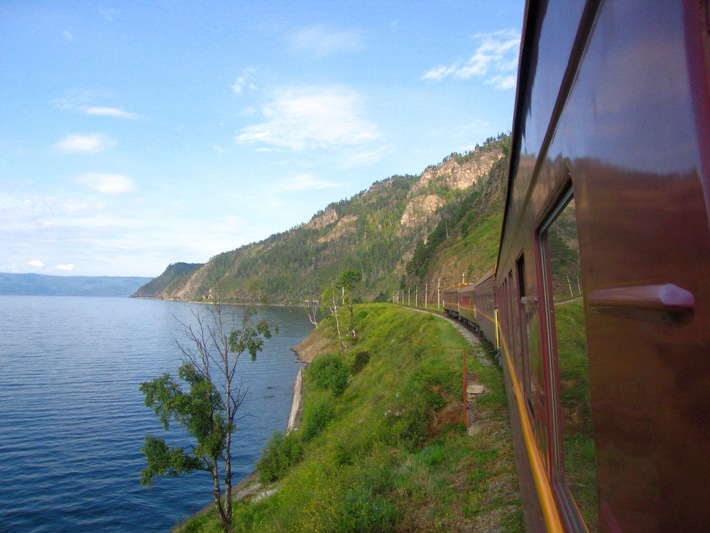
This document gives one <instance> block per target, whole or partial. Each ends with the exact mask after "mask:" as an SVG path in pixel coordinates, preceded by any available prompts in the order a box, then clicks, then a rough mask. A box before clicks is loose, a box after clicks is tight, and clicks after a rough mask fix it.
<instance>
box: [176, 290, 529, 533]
mask: <svg viewBox="0 0 710 533" xmlns="http://www.w3.org/2000/svg"><path fill="white" fill-rule="evenodd" d="M335 329H336V328H335V325H334V321H333V320H332V319H326V320H324V321H322V322H321V323H320V325H319V326H318V328H317V329H316V330H315V331H314V332H313V333H311V335H310V336H309V338H308V339H307V340H306V342H305V343H304V344H310V345H318V346H320V349H319V350H318V352H319V353H318V355H317V356H316V358H315V359H314V360H313V362H312V363H310V364H309V366H308V367H307V368H306V369H305V370H304V375H303V394H304V396H303V414H302V417H301V420H300V423H299V424H297V429H296V430H295V431H292V432H290V433H288V434H287V435H286V436H284V435H281V434H279V433H277V434H275V436H274V437H273V438H272V439H271V441H270V442H269V444H268V446H267V448H266V450H265V451H264V455H263V456H262V459H261V460H260V461H259V464H258V466H257V469H258V472H259V478H260V482H261V483H259V484H256V483H254V482H251V483H249V481H247V484H249V486H248V487H244V492H246V493H249V495H248V496H246V497H245V498H243V499H242V500H241V501H239V502H238V503H237V504H236V506H235V508H234V511H233V517H234V521H235V531H502V532H508V531H510V532H513V531H522V530H523V527H524V525H523V521H522V512H521V508H520V493H519V490H518V486H517V478H516V474H515V461H514V450H513V440H512V434H511V430H510V423H509V419H508V415H507V408H506V406H507V404H506V395H505V389H504V387H503V375H502V372H501V369H500V368H499V367H498V366H497V365H496V364H495V360H494V358H493V357H492V356H491V354H490V352H489V351H488V348H487V347H486V346H484V345H482V344H480V343H478V342H477V341H476V340H475V337H473V335H471V334H469V335H468V336H462V335H461V334H460V333H459V332H458V331H457V330H456V329H455V328H454V327H453V326H452V325H451V323H449V322H448V321H447V320H444V319H441V318H437V317H435V316H433V315H430V314H426V313H421V312H416V311H412V310H409V309H404V308H402V307H397V306H393V305H386V304H365V305H361V306H357V308H356V314H355V329H356V330H357V331H358V337H357V339H354V340H353V345H352V346H351V347H350V349H349V350H348V352H346V353H345V354H342V355H336V354H338V342H337V336H336V332H335ZM469 343H473V344H472V345H471V344H469ZM297 350H298V351H299V353H301V349H300V348H297ZM464 352H466V353H467V354H468V358H467V369H468V376H469V380H471V381H473V380H475V382H476V383H478V384H480V385H483V386H484V388H485V393H483V394H482V395H481V396H479V397H477V399H476V400H475V402H474V403H473V404H472V405H471V406H470V411H469V413H468V414H469V421H470V422H469V423H470V424H471V427H470V428H467V427H466V417H465V412H464V409H463V402H462V400H461V399H462V396H463V386H462V383H463V373H462V368H463V361H462V359H463V353H464ZM217 521H218V519H217V516H216V512H214V511H213V512H211V513H207V514H204V515H202V516H199V517H197V518H195V519H194V520H192V521H189V522H187V523H186V524H184V525H183V526H182V527H181V528H179V531H183V532H191V531H217V530H219V526H218V525H217V523H218V522H217Z"/></svg>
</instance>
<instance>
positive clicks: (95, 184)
mask: <svg viewBox="0 0 710 533" xmlns="http://www.w3.org/2000/svg"><path fill="white" fill-rule="evenodd" d="M78 182H79V183H81V184H82V185H85V186H87V187H89V188H90V189H92V190H94V191H97V192H100V193H103V194H109V195H112V196H115V195H119V194H125V193H129V192H131V191H133V190H134V189H135V185H134V183H133V181H132V180H131V179H130V178H128V177H126V176H124V175H122V174H98V173H89V174H84V175H83V176H82V177H80V178H79V180H78Z"/></svg>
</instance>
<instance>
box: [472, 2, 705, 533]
mask: <svg viewBox="0 0 710 533" xmlns="http://www.w3.org/2000/svg"><path fill="white" fill-rule="evenodd" d="M709 19H710V15H709V13H708V1H707V0H688V1H685V2H684V1H682V0H665V1H661V0H606V1H603V0H602V1H600V0H597V1H583V0H548V1H532V0H530V1H528V3H527V5H526V13H525V28H524V34H523V42H522V45H521V56H520V58H521V61H520V67H519V83H518V89H517V96H516V108H515V121H514V126H513V145H512V150H511V169H510V175H509V187H508V197H507V202H506V211H505V221H504V227H503V233H502V237H501V248H500V253H499V257H498V263H497V269H496V276H495V279H496V289H495V290H496V298H497V302H498V305H499V309H498V313H499V316H500V326H499V331H500V333H501V336H502V350H503V352H504V358H503V366H504V369H505V374H506V383H507V386H508V391H509V401H510V405H511V411H512V417H511V418H512V423H513V427H514V432H515V436H516V448H517V455H518V461H519V474H520V480H521V489H522V493H523V503H524V507H525V510H526V525H527V528H528V530H529V531H540V530H550V531H556V530H567V531H578V530H584V529H585V528H588V529H589V530H597V529H599V530H601V531H614V532H616V531H643V532H667V531H710V482H709V481H708V480H710V453H709V452H708V450H707V447H708V443H710V407H709V406H710V353H709V350H710V217H709V213H710V109H709V99H710V98H709V94H710V90H709V81H708V79H709V74H708V73H709V72H710V63H709V50H710V44H709V33H708V20H709ZM479 309H480V308H479ZM489 336H490V333H489Z"/></svg>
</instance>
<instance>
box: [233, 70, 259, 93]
mask: <svg viewBox="0 0 710 533" xmlns="http://www.w3.org/2000/svg"><path fill="white" fill-rule="evenodd" d="M253 73H254V69H253V68H245V69H244V70H242V74H241V75H240V76H239V77H238V78H237V80H236V81H235V82H234V83H233V84H232V92H233V93H234V94H242V93H243V92H244V89H249V90H251V91H255V90H256V89H257V87H256V84H255V83H254V82H253V81H251V80H250V78H251V75H252V74H253Z"/></svg>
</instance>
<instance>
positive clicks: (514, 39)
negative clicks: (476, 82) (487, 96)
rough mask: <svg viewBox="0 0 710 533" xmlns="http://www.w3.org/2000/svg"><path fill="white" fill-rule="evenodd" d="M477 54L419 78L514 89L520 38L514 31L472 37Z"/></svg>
mask: <svg viewBox="0 0 710 533" xmlns="http://www.w3.org/2000/svg"><path fill="white" fill-rule="evenodd" d="M474 40H475V41H476V50H475V52H474V54H473V55H472V56H471V57H470V58H469V60H468V61H467V62H466V63H464V64H461V63H453V64H451V65H440V66H438V67H436V68H433V69H431V70H429V71H427V72H426V73H424V75H423V76H422V79H424V80H434V81H440V80H443V79H446V78H453V79H461V80H468V79H471V78H482V79H483V80H484V82H485V83H487V84H489V85H493V86H495V87H496V88H497V89H501V90H505V89H511V88H514V87H515V80H516V70H517V66H518V49H519V47H520V34H519V33H518V32H517V31H516V30H502V31H498V32H495V33H486V34H479V35H475V36H474Z"/></svg>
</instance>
